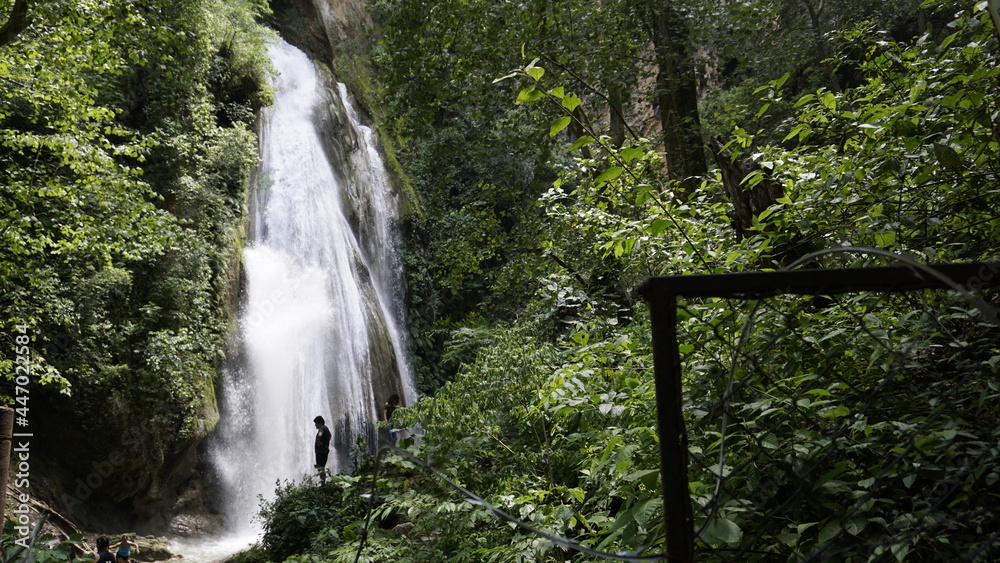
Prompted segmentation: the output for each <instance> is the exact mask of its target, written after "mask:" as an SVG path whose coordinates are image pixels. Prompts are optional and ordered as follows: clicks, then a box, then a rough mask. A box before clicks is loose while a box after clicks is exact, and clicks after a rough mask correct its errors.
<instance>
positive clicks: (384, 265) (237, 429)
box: [212, 40, 415, 535]
mask: <svg viewBox="0 0 1000 563" xmlns="http://www.w3.org/2000/svg"><path fill="white" fill-rule="evenodd" d="M269 54H270V57H271V60H272V62H273V64H274V66H275V68H276V69H277V71H278V74H277V75H276V76H275V77H274V82H273V84H274V87H275V90H276V100H275V103H274V105H273V106H272V107H270V108H267V109H266V110H265V112H264V114H263V119H262V125H261V131H260V134H261V151H260V155H261V163H260V167H259V170H258V174H257V182H256V183H257V187H256V190H255V192H254V194H253V195H252V196H251V228H250V231H251V233H250V241H249V243H248V245H247V247H246V248H245V249H244V264H245V270H244V272H245V280H246V291H245V295H244V298H243V304H242V306H241V312H240V314H239V351H238V353H234V354H233V355H232V356H233V357H232V358H231V360H230V361H229V362H228V366H227V368H226V369H225V370H224V373H223V377H222V383H221V396H222V400H221V405H220V410H221V416H222V419H221V422H220V424H219V428H218V430H217V436H216V439H215V442H214V446H213V449H212V461H213V464H214V466H215V468H216V472H217V474H218V478H219V480H220V483H219V485H220V489H221V490H220V492H221V494H222V497H223V503H224V507H223V508H224V510H225V511H226V515H227V518H228V522H227V525H228V528H229V530H230V532H232V533H235V534H246V535H249V534H253V533H256V532H257V527H258V525H259V523H255V522H252V520H253V517H254V515H256V513H257V511H258V496H259V495H263V496H264V497H265V498H270V497H271V496H272V494H273V491H274V488H275V484H276V483H277V482H279V481H285V480H289V481H294V480H299V479H301V478H303V477H305V476H307V475H312V474H314V473H315V471H314V469H313V465H314V454H313V442H314V437H315V434H316V430H315V428H314V426H313V422H312V420H313V418H314V417H315V416H317V415H321V416H323V417H324V418H325V419H326V423H327V426H329V427H330V429H331V431H332V432H333V433H334V439H333V443H332V444H331V456H330V461H329V462H328V463H327V468H328V469H329V470H332V471H334V472H336V471H342V470H345V469H346V468H347V467H346V465H347V464H348V463H349V462H348V452H349V449H350V448H351V447H352V446H354V444H355V441H356V437H357V436H358V435H360V436H361V437H362V438H364V440H365V441H366V442H367V443H368V444H369V445H373V444H377V443H378V439H379V437H380V436H379V433H378V432H376V429H375V426H374V425H375V421H376V419H377V418H378V410H379V409H380V405H381V404H382V403H384V402H385V401H386V399H387V398H388V396H389V394H391V393H394V392H395V393H399V394H400V396H401V397H403V402H404V404H410V403H411V402H412V401H413V400H414V399H415V392H414V390H413V386H412V381H411V376H410V372H409V369H408V364H407V361H406V358H405V351H404V345H403V339H402V328H401V327H402V302H401V287H402V286H401V276H402V268H401V261H400V259H399V256H398V254H397V252H396V248H397V244H396V242H397V241H396V238H397V237H396V234H395V223H396V219H397V216H398V212H399V202H398V195H397V194H396V193H395V192H394V190H393V189H392V186H391V185H390V182H389V180H388V177H387V174H386V170H385V167H384V165H383V163H382V160H381V158H380V157H379V154H378V152H377V150H376V146H375V141H374V138H373V135H372V131H371V130H370V129H369V128H368V127H365V126H363V125H362V124H361V122H360V118H359V116H358V113H357V111H355V110H354V108H353V107H352V105H351V102H350V100H349V96H348V95H347V90H346V88H345V87H344V86H343V84H334V83H333V82H332V80H330V79H325V78H324V76H323V75H322V73H321V72H318V71H317V69H316V67H315V66H314V65H313V63H312V62H311V61H310V60H309V59H308V57H307V56H306V55H305V54H304V53H302V52H301V51H299V50H298V49H296V48H295V47H292V46H290V45H288V44H287V43H285V42H283V41H280V40H279V41H277V42H275V43H273V44H272V45H271V46H270V48H269Z"/></svg>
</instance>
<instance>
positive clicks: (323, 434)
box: [313, 416, 333, 485]
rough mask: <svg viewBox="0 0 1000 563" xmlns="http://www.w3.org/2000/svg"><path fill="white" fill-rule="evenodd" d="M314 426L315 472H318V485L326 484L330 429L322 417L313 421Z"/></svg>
mask: <svg viewBox="0 0 1000 563" xmlns="http://www.w3.org/2000/svg"><path fill="white" fill-rule="evenodd" d="M313 423H315V424H316V430H317V432H316V470H317V471H319V484H320V485H322V484H324V483H326V460H327V458H328V457H329V456H330V438H332V437H333V435H332V434H330V429H329V428H327V427H326V421H324V420H323V417H322V416H317V417H316V418H314V419H313Z"/></svg>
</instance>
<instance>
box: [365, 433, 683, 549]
mask: <svg viewBox="0 0 1000 563" xmlns="http://www.w3.org/2000/svg"><path fill="white" fill-rule="evenodd" d="M388 451H392V452H395V453H397V454H399V455H401V456H403V457H405V458H406V459H408V460H410V461H412V462H413V463H416V464H417V465H418V466H420V467H422V468H424V470H426V471H428V472H430V473H433V474H434V476H435V477H437V478H438V479H440V480H441V481H443V482H444V483H445V484H447V485H448V486H450V487H451V488H453V489H455V490H456V491H458V492H460V493H462V494H463V495H465V501H466V502H468V503H469V504H471V505H473V506H482V507H484V508H486V509H487V510H489V511H490V512H492V513H493V514H494V515H495V516H496V517H498V518H500V519H502V520H506V521H507V522H510V523H511V524H514V525H516V526H517V527H519V528H521V529H523V530H525V531H527V532H529V533H531V534H534V535H536V536H539V537H542V538H545V539H547V540H549V541H550V542H552V543H553V544H555V545H558V546H561V547H564V548H566V549H572V550H574V551H579V552H580V553H583V554H585V555H592V556H594V557H601V558H603V559H610V560H614V561H636V562H641V561H663V560H664V559H665V558H666V557H665V556H663V555H646V556H644V555H639V554H638V553H628V552H626V551H619V552H616V553H610V552H606V551H597V550H594V549H591V548H589V547H586V546H585V545H583V544H581V543H580V542H579V541H577V540H574V539H569V538H564V537H562V536H558V535H556V534H553V533H551V532H546V531H544V530H539V529H538V528H535V527H534V526H532V525H531V524H528V523H527V522H524V521H522V520H519V519H517V518H515V517H513V516H511V515H510V514H507V513H506V512H504V511H503V510H501V509H500V508H498V507H496V506H494V505H492V504H490V503H489V502H487V501H485V500H483V498H482V497H480V496H479V495H477V494H476V493H473V492H472V491H470V490H469V489H466V488H465V487H463V486H461V485H459V484H458V483H456V482H454V481H452V480H451V479H449V478H448V476H446V475H445V474H443V473H441V472H440V471H438V470H437V469H435V468H433V467H431V466H430V465H428V464H427V463H424V462H423V461H421V460H420V459H419V458H417V457H416V456H415V455H413V454H411V453H410V452H409V451H407V450H404V449H402V448H398V447H396V446H392V445H388V444H387V445H384V446H382V447H380V448H379V449H378V453H377V454H376V458H375V469H374V471H373V472H372V492H371V494H370V495H369V497H368V512H367V513H366V514H365V526H364V529H363V531H362V534H361V541H360V542H359V544H358V552H357V554H356V555H355V557H354V563H358V561H359V560H360V558H361V551H362V549H363V548H364V545H365V542H367V540H368V526H369V523H370V520H371V513H372V508H373V506H374V504H375V495H376V492H377V490H376V484H377V481H376V479H377V476H378V469H379V465H380V461H381V458H382V454H384V453H385V452H388Z"/></svg>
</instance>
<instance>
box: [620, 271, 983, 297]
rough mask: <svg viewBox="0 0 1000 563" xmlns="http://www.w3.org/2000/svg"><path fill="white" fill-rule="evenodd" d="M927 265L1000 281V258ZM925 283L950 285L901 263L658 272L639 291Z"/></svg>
mask: <svg viewBox="0 0 1000 563" xmlns="http://www.w3.org/2000/svg"><path fill="white" fill-rule="evenodd" d="M928 266H929V267H931V268H934V270H936V271H937V272H939V273H940V274H942V275H943V276H945V277H947V278H949V279H951V280H952V281H954V282H955V283H957V284H959V285H961V286H964V287H967V288H970V287H971V289H979V288H982V287H995V286H1000V262H975V263H971V264H928ZM926 288H936V289H950V286H949V285H948V284H946V283H945V282H944V281H942V280H941V279H938V278H936V277H934V276H930V275H928V274H927V273H926V272H923V271H920V270H918V269H916V268H913V267H911V266H906V265H903V266H884V267H877V268H842V269H822V268H810V269H802V270H790V271H775V272H733V273H726V274H692V275H685V276H665V277H654V278H648V279H647V280H646V281H644V282H642V284H640V285H639V287H638V291H639V293H640V294H641V295H642V296H643V297H645V298H646V299H647V300H648V299H649V298H650V296H652V295H658V294H671V295H678V296H684V297H742V298H748V299H753V298H758V297H768V296H771V295H780V294H798V295H834V294H838V293H854V292H862V291H909V290H916V289H926Z"/></svg>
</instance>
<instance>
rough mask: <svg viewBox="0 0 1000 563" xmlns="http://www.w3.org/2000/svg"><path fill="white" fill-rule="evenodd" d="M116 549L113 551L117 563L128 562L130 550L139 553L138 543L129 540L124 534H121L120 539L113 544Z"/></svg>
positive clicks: (130, 555)
mask: <svg viewBox="0 0 1000 563" xmlns="http://www.w3.org/2000/svg"><path fill="white" fill-rule="evenodd" d="M115 547H116V548H117V551H115V558H116V559H117V560H118V563H128V562H129V559H131V557H132V550H135V552H136V553H139V544H137V543H135V542H133V541H129V539H128V538H127V537H125V536H122V541H120V542H118V543H116V544H115Z"/></svg>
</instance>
